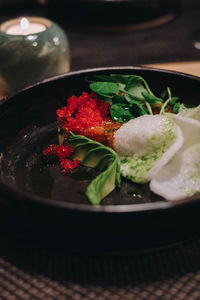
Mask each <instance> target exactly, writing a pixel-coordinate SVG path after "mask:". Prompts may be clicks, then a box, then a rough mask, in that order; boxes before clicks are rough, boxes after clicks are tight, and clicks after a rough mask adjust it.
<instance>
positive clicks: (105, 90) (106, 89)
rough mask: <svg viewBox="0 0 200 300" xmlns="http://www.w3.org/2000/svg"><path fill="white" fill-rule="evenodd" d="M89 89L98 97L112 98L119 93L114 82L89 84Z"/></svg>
mask: <svg viewBox="0 0 200 300" xmlns="http://www.w3.org/2000/svg"><path fill="white" fill-rule="evenodd" d="M90 89H91V90H92V91H94V92H95V93H97V94H98V95H100V96H104V97H113V96H114V95H117V94H118V92H119V88H118V86H117V84H116V83H114V82H103V81H96V82H92V83H90Z"/></svg>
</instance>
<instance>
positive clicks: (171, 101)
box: [169, 97, 178, 105]
mask: <svg viewBox="0 0 200 300" xmlns="http://www.w3.org/2000/svg"><path fill="white" fill-rule="evenodd" d="M177 100H178V97H172V98H171V99H170V101H169V104H170V105H174V104H175V103H176V101H177Z"/></svg>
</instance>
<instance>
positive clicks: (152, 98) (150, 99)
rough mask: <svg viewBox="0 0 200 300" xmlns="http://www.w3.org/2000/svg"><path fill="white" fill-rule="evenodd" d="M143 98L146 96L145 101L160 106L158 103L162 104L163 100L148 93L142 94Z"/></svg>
mask: <svg viewBox="0 0 200 300" xmlns="http://www.w3.org/2000/svg"><path fill="white" fill-rule="evenodd" d="M142 96H144V98H145V100H146V101H147V102H148V103H149V104H152V105H154V104H158V103H162V102H163V100H162V99H161V98H158V97H156V96H154V95H152V94H149V93H148V92H146V91H144V92H142Z"/></svg>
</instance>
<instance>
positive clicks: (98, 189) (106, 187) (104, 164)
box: [68, 133, 121, 205]
mask: <svg viewBox="0 0 200 300" xmlns="http://www.w3.org/2000/svg"><path fill="white" fill-rule="evenodd" d="M68 142H69V143H70V144H71V145H73V147H74V154H73V159H79V160H81V163H82V164H83V165H84V166H87V167H92V168H96V169H97V170H99V171H101V173H100V174H99V175H98V176H97V177H96V178H95V179H94V180H92V182H91V183H90V184H89V186H88V188H87V190H86V196H87V197H88V199H89V201H90V202H91V203H92V204H93V205H99V204H100V202H101V200H102V199H103V198H105V197H106V196H107V195H108V194H110V193H111V192H112V191H113V190H114V189H115V187H116V186H117V187H120V182H121V175H120V160H119V157H118V155H117V154H116V152H115V151H113V150H112V149H111V148H109V147H106V146H104V145H102V144H101V143H98V142H95V141H93V140H90V139H88V138H86V137H85V136H81V135H75V134H73V133H70V135H69V137H68ZM86 149H87V151H85V150H86ZM81 150H83V151H81Z"/></svg>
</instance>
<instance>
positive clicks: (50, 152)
mask: <svg viewBox="0 0 200 300" xmlns="http://www.w3.org/2000/svg"><path fill="white" fill-rule="evenodd" d="M73 151H74V149H73V147H72V146H71V145H68V144H65V145H56V144H51V145H50V146H48V147H47V148H46V149H44V150H43V155H44V156H47V157H48V156H54V157H57V158H58V159H59V164H60V167H61V169H62V172H63V173H67V172H70V171H72V170H73V169H75V168H76V167H77V166H78V165H79V163H80V161H79V160H75V161H73V160H71V159H69V158H68V157H69V156H70V155H71V154H72V153H73Z"/></svg>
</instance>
